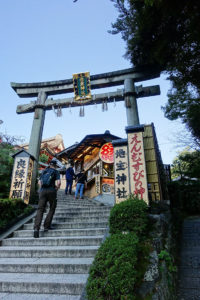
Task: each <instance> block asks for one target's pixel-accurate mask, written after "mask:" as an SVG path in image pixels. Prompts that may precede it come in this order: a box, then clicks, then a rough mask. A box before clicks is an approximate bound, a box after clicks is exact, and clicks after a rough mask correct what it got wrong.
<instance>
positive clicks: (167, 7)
mask: <svg viewBox="0 0 200 300" xmlns="http://www.w3.org/2000/svg"><path fill="white" fill-rule="evenodd" d="M111 1H112V2H113V3H114V5H115V7H116V8H117V9H118V11H119V16H118V18H117V20H116V22H115V23H114V24H112V30H111V31H110V32H111V33H112V34H117V33H121V35H122V38H123V39H124V41H125V42H126V45H127V47H126V49H127V50H126V54H125V56H126V58H128V59H129V60H130V61H131V62H132V64H133V65H134V66H135V67H136V68H137V69H138V70H140V71H142V70H143V69H146V70H151V69H152V70H154V71H157V70H158V71H166V73H167V74H168V75H169V77H168V79H170V81H171V82H172V89H171V90H170V92H169V94H168V99H169V101H168V103H167V105H166V106H165V107H164V108H163V110H164V112H165V116H166V117H167V118H169V119H170V120H175V119H177V118H180V119H181V120H182V121H183V122H184V123H185V124H186V126H187V127H188V129H189V131H190V132H191V133H192V135H193V136H194V137H195V138H196V139H198V142H200V131H199V127H200V118H199V113H200V104H199V100H200V81H199V78H200V35H199V28H200V18H199V11H200V1H198V0H191V1H188V0H182V1H180V0H173V1H172V0H140V1H138V0H111Z"/></svg>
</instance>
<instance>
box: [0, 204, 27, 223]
mask: <svg viewBox="0 0 200 300" xmlns="http://www.w3.org/2000/svg"><path fill="white" fill-rule="evenodd" d="M31 210H32V207H31V206H27V205H26V204H25V203H24V202H23V200H22V199H0V229H3V228H5V227H6V226H7V225H8V224H9V223H10V222H12V221H13V220H14V219H15V218H16V217H18V216H19V215H21V214H22V213H25V214H26V213H29V212H30V211H31Z"/></svg>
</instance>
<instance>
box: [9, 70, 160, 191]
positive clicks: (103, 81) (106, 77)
mask: <svg viewBox="0 0 200 300" xmlns="http://www.w3.org/2000/svg"><path fill="white" fill-rule="evenodd" d="M159 76H160V74H159V73H158V72H154V71H152V70H146V71H142V72H139V71H137V70H136V69H134V68H129V69H124V70H119V71H115V72H109V73H103V74H97V75H92V76H90V84H91V90H92V89H99V88H106V87H111V86H119V85H124V89H120V90H119V89H118V90H117V91H115V92H109V93H108V92H107V93H102V94H93V95H92V99H91V101H89V102H87V103H84V104H83V105H93V104H100V103H103V102H105V101H107V102H108V103H109V102H114V101H116V102H117V101H125V106H126V114H127V125H128V126H135V125H138V124H139V116H138V108H137V98H142V97H148V96H156V95H160V87H159V86H158V85H155V86H149V87H142V86H138V87H137V86H135V82H140V81H145V80H150V79H154V78H157V77H159ZM11 87H12V88H13V89H14V90H15V92H16V93H17V94H18V96H19V97H21V98H31V97H36V98H37V100H35V101H31V102H30V103H28V104H23V105H18V106H17V113H18V114H24V113H30V112H34V119H33V125H32V131H31V136H30V141H29V150H28V152H29V153H30V154H31V155H32V156H34V157H35V159H36V161H35V166H34V171H33V181H32V192H34V186H35V184H33V183H35V182H36V172H37V164H38V159H39V153H40V145H41V140H42V133H43V126H44V120H45V112H46V110H51V109H53V108H68V107H76V106H80V105H82V104H80V103H77V102H76V101H75V100H74V98H73V97H71V98H64V99H55V100H54V99H53V98H49V96H54V95H60V94H66V93H72V92H73V91H74V87H73V79H66V80H59V81H47V82H35V83H15V82H11Z"/></svg>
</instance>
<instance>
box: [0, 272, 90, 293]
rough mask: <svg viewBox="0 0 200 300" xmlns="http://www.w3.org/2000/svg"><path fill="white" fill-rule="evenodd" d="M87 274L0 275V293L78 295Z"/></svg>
mask: <svg viewBox="0 0 200 300" xmlns="http://www.w3.org/2000/svg"><path fill="white" fill-rule="evenodd" d="M87 277H88V274H40V273H39V274H36V273H0V291H1V292H12V293H21V292H22V293H36V294H38V293H39V294H41V293H47V294H51V293H53V294H70V295H80V294H81V293H82V290H83V288H84V285H85V282H86V280H87Z"/></svg>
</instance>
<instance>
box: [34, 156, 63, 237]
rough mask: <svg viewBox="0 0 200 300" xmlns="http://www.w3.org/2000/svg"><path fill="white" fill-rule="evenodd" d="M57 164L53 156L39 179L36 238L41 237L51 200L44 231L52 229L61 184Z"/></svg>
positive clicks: (35, 226) (35, 225)
mask: <svg viewBox="0 0 200 300" xmlns="http://www.w3.org/2000/svg"><path fill="white" fill-rule="evenodd" d="M56 166H57V162H56V159H55V158H53V159H52V160H51V162H50V164H49V167H48V168H46V169H45V170H44V171H43V172H42V174H41V176H40V179H39V185H40V191H39V203H38V209H37V214H36V218H35V224H34V238H39V230H40V225H41V223H42V217H43V214H44V211H45V208H46V204H47V202H49V205H50V208H49V212H48V214H47V216H46V218H45V221H44V231H48V230H49V229H52V228H51V222H52V219H53V215H54V213H55V209H56V205H57V199H56V196H57V190H58V189H59V188H60V184H61V181H60V173H59V172H58V171H57V170H56Z"/></svg>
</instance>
